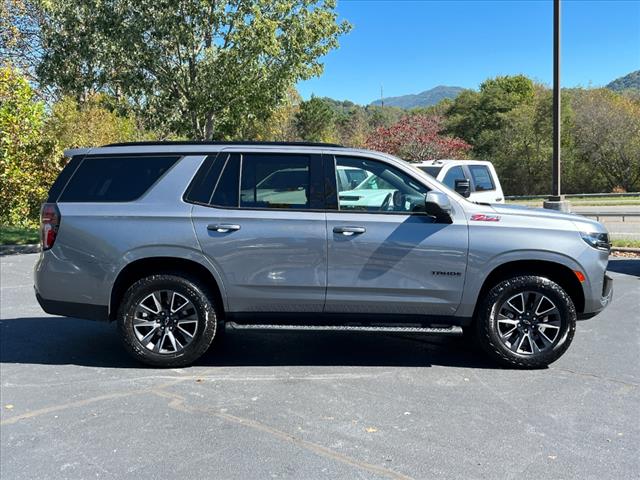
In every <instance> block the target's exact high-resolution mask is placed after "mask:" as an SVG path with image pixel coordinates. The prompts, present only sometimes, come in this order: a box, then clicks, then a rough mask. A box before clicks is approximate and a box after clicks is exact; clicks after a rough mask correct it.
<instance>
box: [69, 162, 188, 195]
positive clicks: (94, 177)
mask: <svg viewBox="0 0 640 480" xmlns="http://www.w3.org/2000/svg"><path fill="white" fill-rule="evenodd" d="M178 158H179V157H142V156H139V157H85V158H84V160H82V163H81V164H80V165H79V166H78V168H77V170H76V171H75V173H74V174H73V176H72V177H71V179H70V180H69V183H68V184H67V186H66V188H65V189H64V191H63V192H62V195H61V196H60V199H59V201H60V202H130V201H132V200H136V199H138V198H140V197H141V196H142V195H143V194H144V193H145V192H146V191H147V190H148V189H149V188H150V187H151V185H153V183H154V182H156V180H158V179H159V178H160V177H161V176H162V175H163V174H164V173H165V172H166V171H167V170H169V168H171V166H172V165H173V164H174V163H175V162H176V161H177V160H178Z"/></svg>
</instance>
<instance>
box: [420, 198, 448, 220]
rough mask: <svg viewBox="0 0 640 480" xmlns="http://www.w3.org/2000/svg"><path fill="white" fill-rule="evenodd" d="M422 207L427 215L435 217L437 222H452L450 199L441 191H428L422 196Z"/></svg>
mask: <svg viewBox="0 0 640 480" xmlns="http://www.w3.org/2000/svg"><path fill="white" fill-rule="evenodd" d="M424 209H425V211H426V212H427V214H428V215H432V216H434V217H436V221H437V222H438V223H452V220H451V201H450V200H449V197H447V196H446V195H445V194H444V193H442V192H433V191H432V192H428V193H427V194H426V195H425V197H424Z"/></svg>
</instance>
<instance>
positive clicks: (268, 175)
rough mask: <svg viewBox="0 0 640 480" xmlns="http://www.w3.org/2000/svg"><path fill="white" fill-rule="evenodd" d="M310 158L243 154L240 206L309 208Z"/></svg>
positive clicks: (304, 156)
mask: <svg viewBox="0 0 640 480" xmlns="http://www.w3.org/2000/svg"><path fill="white" fill-rule="evenodd" d="M309 198H310V158H309V157H308V156H306V155H268V154H246V155H244V156H243V160H242V179H241V186H240V206H241V207H245V208H284V209H291V208H295V209H303V208H309Z"/></svg>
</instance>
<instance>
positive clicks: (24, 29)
mask: <svg viewBox="0 0 640 480" xmlns="http://www.w3.org/2000/svg"><path fill="white" fill-rule="evenodd" d="M40 4H41V2H40V1H39V0H0V59H1V60H2V63H3V64H5V65H4V66H7V65H9V64H10V65H12V66H14V67H16V68H19V69H20V70H21V72H22V74H23V75H25V76H26V77H27V78H28V79H29V80H30V81H31V82H35V81H36V80H37V78H36V75H35V67H36V65H37V64H38V63H39V61H40V58H41V57H42V42H41V36H40V34H41V31H40V25H41V24H42V21H43V16H44V10H43V9H42V8H40Z"/></svg>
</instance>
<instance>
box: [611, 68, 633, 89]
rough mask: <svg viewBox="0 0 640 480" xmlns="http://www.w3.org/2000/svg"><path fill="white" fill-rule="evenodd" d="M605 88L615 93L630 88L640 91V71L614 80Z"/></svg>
mask: <svg viewBox="0 0 640 480" xmlns="http://www.w3.org/2000/svg"><path fill="white" fill-rule="evenodd" d="M607 88H608V89H609V90H614V91H616V92H619V91H621V90H627V89H630V88H633V89H635V90H640V70H636V71H635V72H631V73H630V74H628V75H625V76H624V77H620V78H616V79H615V80H614V81H613V82H611V83H609V84H608V85H607Z"/></svg>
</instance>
